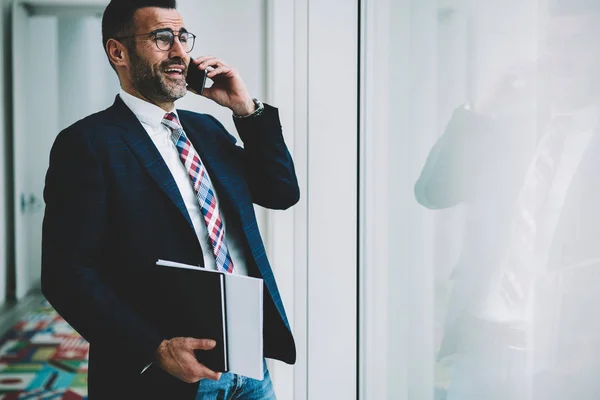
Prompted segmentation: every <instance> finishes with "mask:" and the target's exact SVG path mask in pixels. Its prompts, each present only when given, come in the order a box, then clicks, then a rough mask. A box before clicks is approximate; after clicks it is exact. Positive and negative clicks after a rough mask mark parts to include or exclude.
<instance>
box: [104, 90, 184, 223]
mask: <svg viewBox="0 0 600 400" xmlns="http://www.w3.org/2000/svg"><path fill="white" fill-rule="evenodd" d="M112 110H113V116H114V122H115V124H116V125H119V126H121V127H122V128H124V131H123V133H122V134H121V136H122V137H123V140H124V141H125V142H126V143H127V145H128V146H129V147H130V148H131V151H132V152H133V153H134V154H135V156H136V158H137V159H138V161H139V162H140V164H141V165H142V166H143V167H144V168H145V169H146V171H147V172H148V174H149V175H150V176H151V177H152V179H153V180H154V181H155V182H156V184H157V185H158V186H159V187H160V189H161V190H162V191H163V192H164V193H165V194H166V195H167V197H168V198H169V199H170V200H171V201H172V202H173V204H174V205H175V207H177V208H178V209H179V211H180V212H181V214H182V215H183V217H184V218H185V219H186V220H187V222H188V224H189V225H190V227H191V228H192V230H193V229H194V226H193V225H192V219H191V218H190V215H189V213H188V211H187V208H186V207H185V203H184V201H183V198H182V197H181V193H180V192H179V188H178V187H177V183H176V182H175V179H173V175H171V171H170V170H169V168H168V167H167V165H166V164H165V161H164V160H163V158H162V156H161V155H160V152H159V151H158V149H157V148H156V146H155V145H154V143H153V142H152V139H150V137H149V136H148V133H147V132H146V130H145V129H144V127H143V126H142V124H141V123H140V122H139V120H138V119H137V117H136V116H135V114H133V112H132V111H131V110H130V109H129V108H128V107H127V106H126V105H125V103H123V101H122V100H121V98H120V97H119V96H117V98H116V100H115V103H114V104H113V106H112Z"/></svg>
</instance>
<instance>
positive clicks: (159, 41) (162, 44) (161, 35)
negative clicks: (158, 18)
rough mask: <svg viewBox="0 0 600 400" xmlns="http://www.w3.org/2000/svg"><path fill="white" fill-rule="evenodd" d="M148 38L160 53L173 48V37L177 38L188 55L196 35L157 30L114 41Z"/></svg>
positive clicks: (183, 31) (121, 37)
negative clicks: (140, 37) (139, 37)
mask: <svg viewBox="0 0 600 400" xmlns="http://www.w3.org/2000/svg"><path fill="white" fill-rule="evenodd" d="M147 35H148V36H150V37H151V38H152V40H154V43H156V47H157V48H158V49H159V50H161V51H169V50H171V48H172V47H173V44H174V43H175V36H177V38H179V43H181V47H183V50H184V51H185V52H186V53H189V52H190V51H192V49H193V48H194V43H195V41H196V35H194V34H193V33H189V32H188V31H185V30H182V31H180V32H179V34H178V35H175V33H174V32H173V31H172V30H171V29H158V30H156V31H152V32H148V33H140V34H139V35H131V36H120V37H117V38H115V39H117V40H121V39H126V38H132V37H137V36H147Z"/></svg>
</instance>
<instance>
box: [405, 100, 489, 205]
mask: <svg viewBox="0 0 600 400" xmlns="http://www.w3.org/2000/svg"><path fill="white" fill-rule="evenodd" d="M498 130H499V127H498V125H497V123H496V121H494V120H493V119H492V118H489V117H486V116H482V115H479V114H476V113H474V112H472V111H470V110H467V109H464V108H458V109H456V110H455V112H454V114H453V116H452V118H451V119H450V122H449V123H448V125H447V126H446V130H445V131H444V134H443V135H442V136H441V137H440V139H439V140H438V141H437V142H436V144H435V145H434V146H433V148H432V149H431V151H430V152H429V155H428V157H427V160H426V162H425V165H424V167H423V169H422V170H421V174H420V176H419V179H418V180H417V182H416V184H415V187H414V191H415V197H416V199H417V201H418V202H419V203H420V204H421V205H423V206H425V207H427V208H429V209H444V208H448V207H452V206H454V205H456V204H458V203H461V202H463V201H467V200H468V199H469V197H470V196H471V195H472V194H473V192H474V191H475V190H477V188H478V183H479V182H480V180H481V179H485V176H486V168H487V166H489V165H490V160H491V158H493V157H494V154H495V153H497V152H496V151H494V146H495V144H497V140H498V137H499V135H498V132H497V131H498Z"/></svg>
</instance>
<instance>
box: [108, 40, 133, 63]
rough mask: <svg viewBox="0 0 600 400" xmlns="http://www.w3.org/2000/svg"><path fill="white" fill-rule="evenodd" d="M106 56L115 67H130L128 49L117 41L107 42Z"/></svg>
mask: <svg viewBox="0 0 600 400" xmlns="http://www.w3.org/2000/svg"><path fill="white" fill-rule="evenodd" d="M106 54H108V58H109V59H110V61H111V62H112V63H113V65H114V66H115V67H117V66H127V65H129V54H128V53H127V49H126V48H125V46H123V44H122V43H120V42H118V41H117V40H115V39H108V41H107V42H106Z"/></svg>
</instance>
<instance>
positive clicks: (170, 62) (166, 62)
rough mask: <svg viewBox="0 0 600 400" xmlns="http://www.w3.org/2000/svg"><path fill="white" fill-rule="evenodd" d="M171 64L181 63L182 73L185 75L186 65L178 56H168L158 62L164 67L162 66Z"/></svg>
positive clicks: (165, 66) (170, 65)
mask: <svg viewBox="0 0 600 400" xmlns="http://www.w3.org/2000/svg"><path fill="white" fill-rule="evenodd" d="M173 65H181V66H182V67H183V74H184V75H185V74H186V73H187V70H188V65H187V64H186V63H185V61H183V59H182V58H180V57H175V58H170V59H168V60H166V61H163V62H162V63H161V64H160V68H161V69H164V68H168V67H172V66H173Z"/></svg>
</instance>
